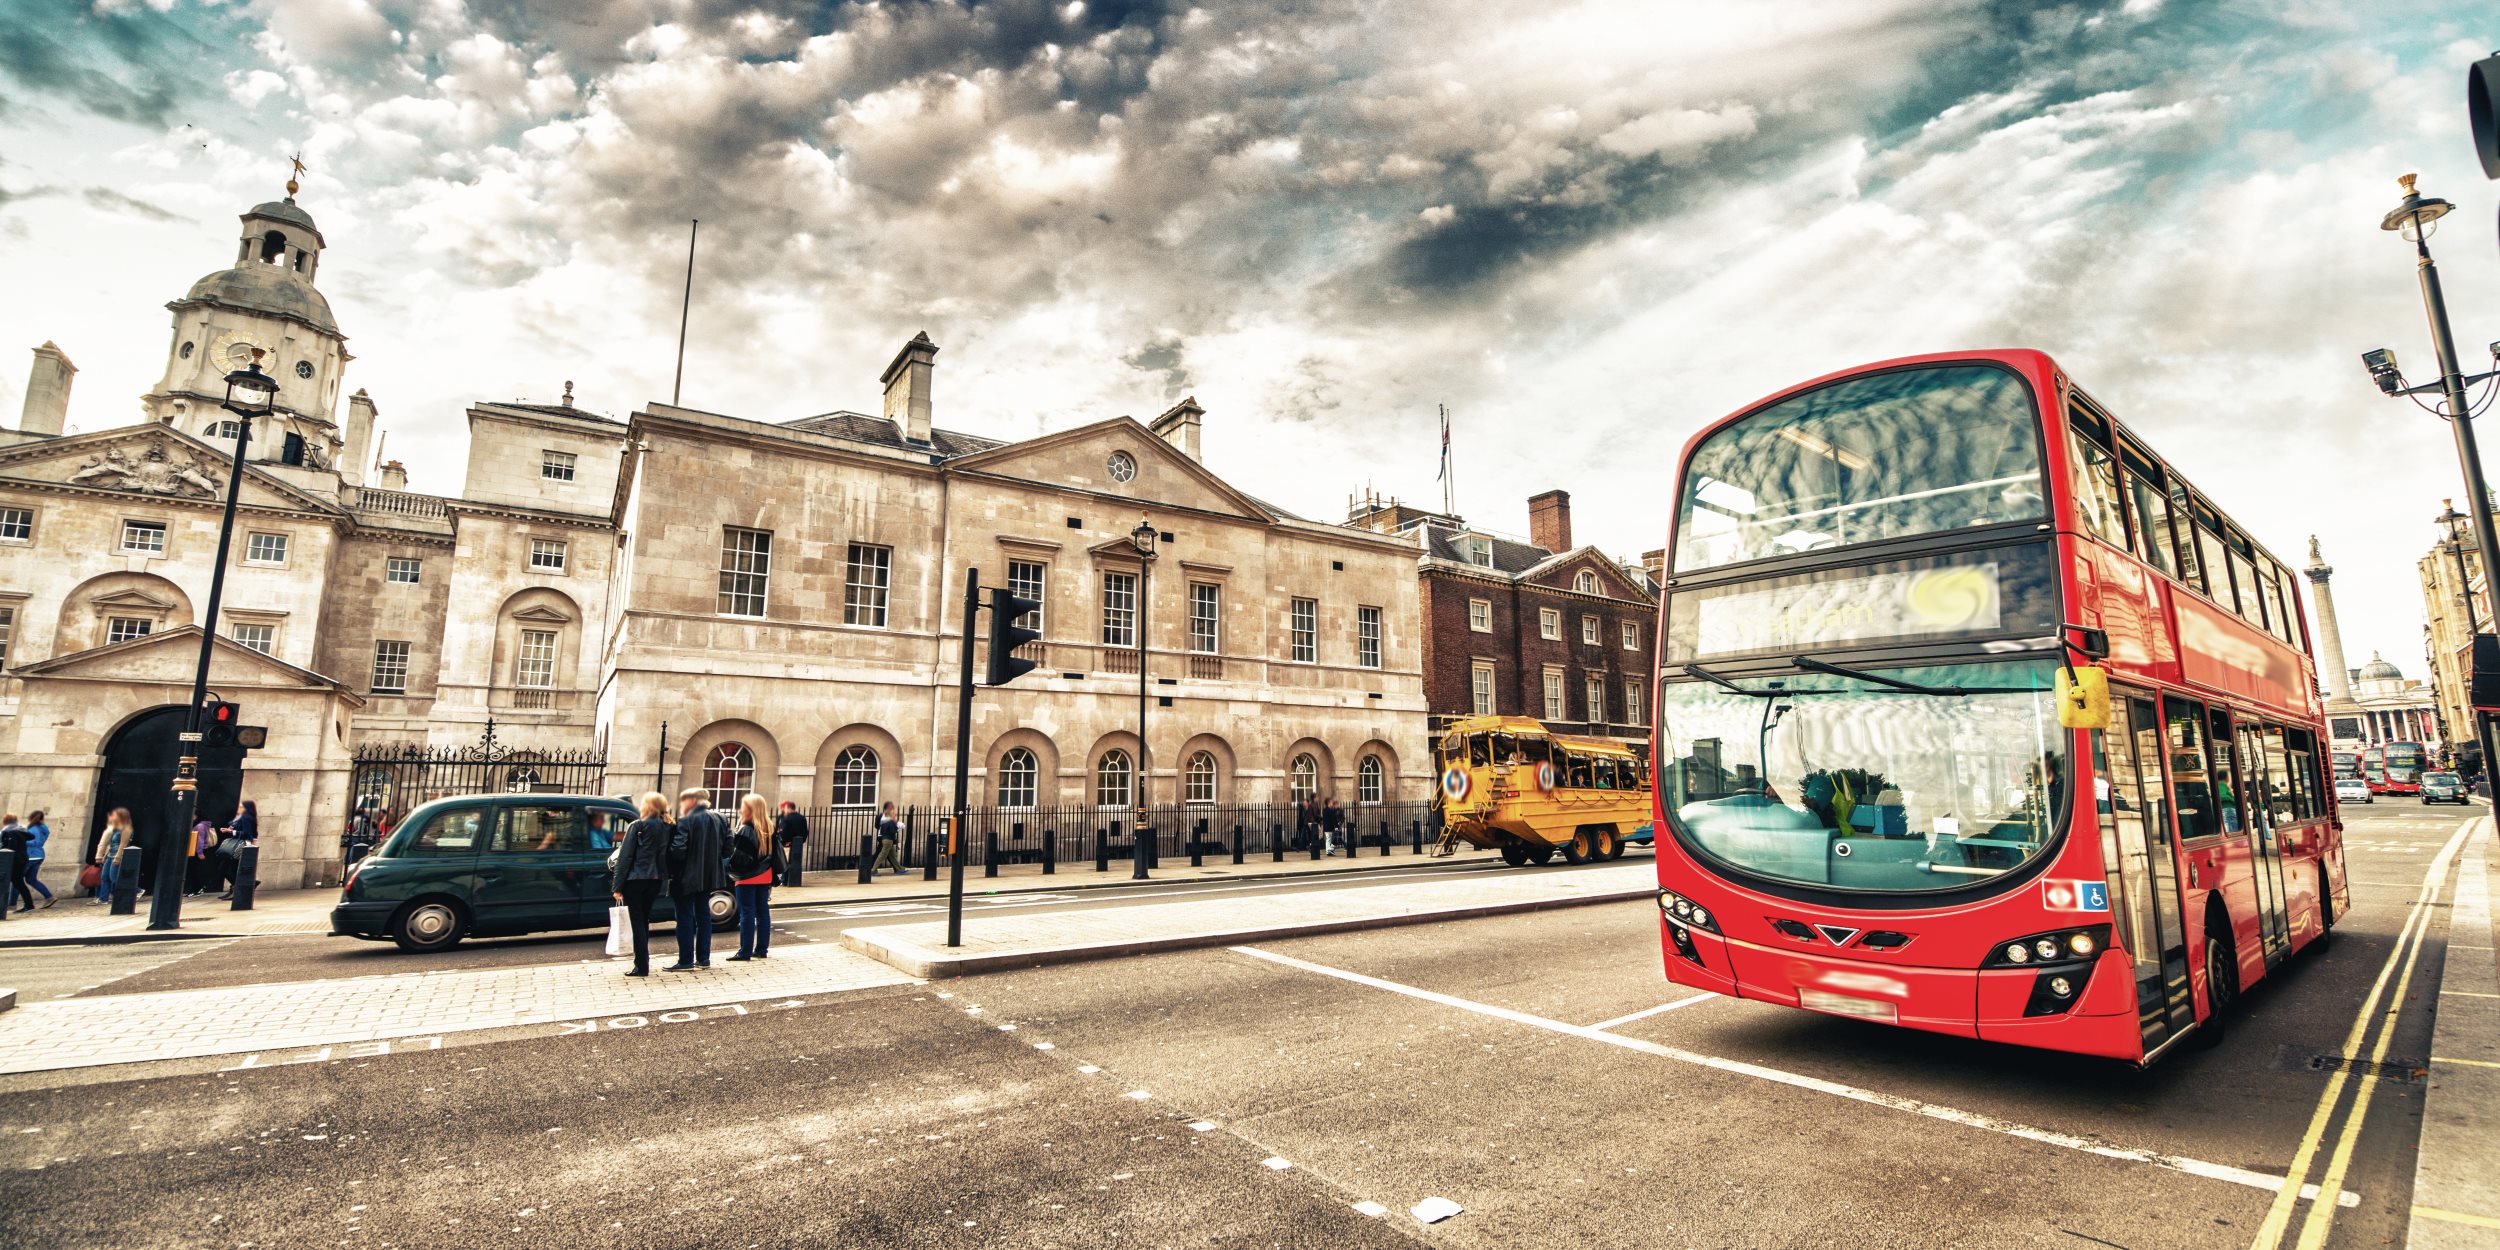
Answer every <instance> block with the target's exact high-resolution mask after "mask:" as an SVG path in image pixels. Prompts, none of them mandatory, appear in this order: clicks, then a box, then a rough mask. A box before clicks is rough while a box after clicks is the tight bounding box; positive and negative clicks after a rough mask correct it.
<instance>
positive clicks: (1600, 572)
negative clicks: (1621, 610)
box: [1519, 547, 1656, 599]
mask: <svg viewBox="0 0 2500 1250" xmlns="http://www.w3.org/2000/svg"><path fill="white" fill-rule="evenodd" d="M1582 572H1590V573H1595V574H1596V575H1597V591H1598V593H1599V594H1602V595H1605V596H1607V597H1609V598H1614V599H1655V598H1656V596H1654V595H1652V594H1650V593H1649V592H1648V591H1647V590H1644V589H1642V588H1641V586H1640V585H1639V584H1637V583H1635V582H1634V581H1633V580H1632V579H1631V578H1629V577H1627V576H1625V575H1624V572H1623V570H1622V569H1619V568H1617V567H1615V564H1614V561H1612V560H1609V559H1607V558H1606V555H1605V553H1604V552H1601V551H1599V550H1598V549H1597V548H1595V547H1574V548H1572V549H1571V550H1569V551H1566V552H1563V553H1561V554H1559V555H1556V556H1553V557H1551V558H1549V559H1546V560H1544V561H1542V562H1540V563H1538V564H1536V565H1535V566H1533V567H1531V568H1529V569H1527V570H1525V571H1523V572H1521V573H1520V575H1519V579H1520V580H1521V581H1524V582H1532V583H1534V584H1536V585H1539V586H1548V587H1552V588H1553V589H1555V590H1573V591H1574V593H1578V592H1577V591H1576V590H1575V584H1576V583H1577V582H1578V581H1579V580H1580V574H1581V573H1582Z"/></svg>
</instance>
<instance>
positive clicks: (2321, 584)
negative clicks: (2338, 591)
mask: <svg viewBox="0 0 2500 1250" xmlns="http://www.w3.org/2000/svg"><path fill="white" fill-rule="evenodd" d="M2304 571H2305V572H2307V573H2308V575H2309V597H2310V598H2312V599H2315V600H2317V603H2318V669H2319V672H2318V684H2320V685H2322V686H2324V687H2326V697H2327V700H2328V701H2329V702H2336V701H2340V700H2345V699H2350V698H2351V697H2352V674H2351V671H2350V670H2348V669H2346V668H2345V667H2344V634H2343V631H2342V630H2341V629H2339V628H2337V627H2336V624H2335V591H2334V590H2333V589H2332V588H2331V587H2330V586H2328V584H2327V581H2328V579H2329V578H2332V577H2333V576H2335V570H2334V569H2333V568H2331V567H2329V566H2328V565H2327V562H2326V560H2325V559H2324V558H2323V557H2321V556H2320V555H2319V554H2318V536H2317V535H2315V534H2312V535H2310V536H2309V567H2308V568H2307V569H2306V570H2304Z"/></svg>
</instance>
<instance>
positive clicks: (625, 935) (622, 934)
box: [608, 903, 634, 959]
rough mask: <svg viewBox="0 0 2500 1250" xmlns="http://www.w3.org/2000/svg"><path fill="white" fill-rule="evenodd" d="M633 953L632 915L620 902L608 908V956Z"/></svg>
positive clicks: (617, 957)
mask: <svg viewBox="0 0 2500 1250" xmlns="http://www.w3.org/2000/svg"><path fill="white" fill-rule="evenodd" d="M633 953H634V916H633V913H632V912H629V911H627V910H625V906H624V904H622V903H619V904H618V905H616V906H614V907H611V908H609V909H608V958H610V959H621V958H623V957H625V956H627V955H631V954H633Z"/></svg>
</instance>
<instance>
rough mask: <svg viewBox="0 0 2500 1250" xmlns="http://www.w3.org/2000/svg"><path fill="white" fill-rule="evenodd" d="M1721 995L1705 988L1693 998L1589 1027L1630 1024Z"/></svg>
mask: <svg viewBox="0 0 2500 1250" xmlns="http://www.w3.org/2000/svg"><path fill="white" fill-rule="evenodd" d="M1719 997H1723V996H1722V995H1718V994H1713V993H1710V992H1709V991H1707V990H1704V991H1702V992H1701V993H1699V994H1695V995H1693V996H1692V997H1691V998H1679V999H1677V1000H1675V1001H1674V1002H1671V1003H1660V1004H1658V1005H1657V1006H1655V1007H1652V1008H1649V1009H1648V1010H1646V1011H1636V1012H1633V1013H1632V1014H1631V1015H1628V1016H1616V1017H1615V1018H1614V1019H1612V1020H1608V1021H1605V1022H1603V1023H1599V1024H1592V1025H1590V1026H1589V1027H1590V1028H1592V1029H1611V1028H1613V1027H1615V1026H1616V1025H1618V1024H1630V1023H1632V1022H1633V1021H1635V1020H1646V1019H1648V1018H1650V1017H1651V1016H1654V1015H1659V1014H1661V1013H1663V1012H1669V1011H1673V1010H1675V1009H1676V1008H1678V1007H1690V1006H1692V1005H1693V1004H1695V1003H1703V1002H1708V1001H1710V1000H1711V999H1714V998H1719Z"/></svg>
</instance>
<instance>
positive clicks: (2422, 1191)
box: [2405, 822, 2500, 1250]
mask: <svg viewBox="0 0 2500 1250" xmlns="http://www.w3.org/2000/svg"><path fill="white" fill-rule="evenodd" d="M2493 847H2494V842H2493V839H2492V826H2491V824H2490V823H2489V822H2485V823H2484V825H2483V828H2482V831H2481V832H2480V833H2477V834H2475V835H2474V840H2473V841H2471V842H2469V843H2467V844H2466V851H2465V855H2464V858H2463V866H2462V867H2461V868H2460V869H2459V870H2458V872H2457V889H2456V893H2455V894H2454V895H2453V896H2452V898H2453V900H2454V901H2453V903H2452V904H2451V906H2450V908H2449V912H2448V940H2447V944H2446V951H2447V955H2446V959H2447V963H2446V968H2445V971H2444V973H2443V974H2442V975H2441V977H2440V982H2439V1006H2438V1008H2437V1013H2436V1015H2435V1016H2434V1020H2435V1023H2434V1024H2433V1025H2432V1028H2431V1055H2430V1060H2431V1076H2430V1088H2429V1089H2427V1090H2425V1091H2424V1092H2423V1094H2422V1142H2421V1148H2420V1150H2419V1151H2418V1152H2417V1153H2416V1155H2415V1160H2416V1162H2415V1170H2414V1177H2413V1212H2412V1222H2411V1228H2410V1230H2409V1231H2408V1232H2407V1234H2406V1236H2405V1244H2406V1245H2407V1246H2410V1247H2413V1248H2414V1250H2473V1248H2475V1247H2488V1246H2491V1245H2494V1244H2496V1243H2500V964H2496V963H2495V962H2494V958H2493V951H2492V943H2493V940H2494V931H2493V929H2492V911H2491V867H2492V862H2491V861H2492V852H2493Z"/></svg>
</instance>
